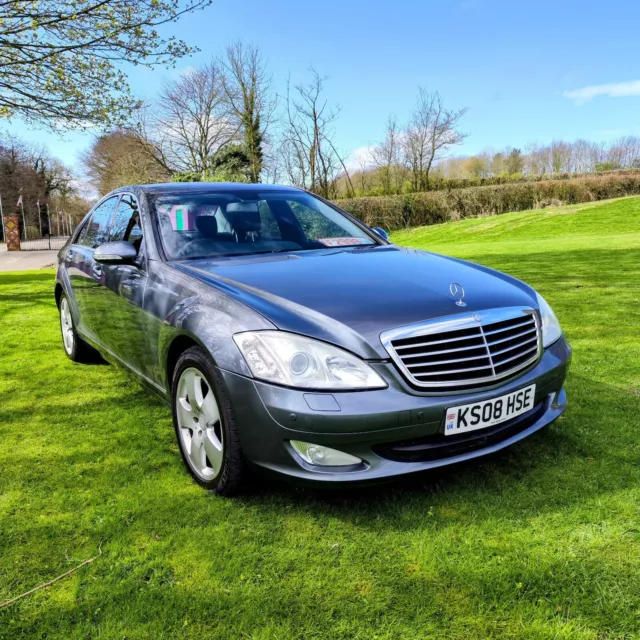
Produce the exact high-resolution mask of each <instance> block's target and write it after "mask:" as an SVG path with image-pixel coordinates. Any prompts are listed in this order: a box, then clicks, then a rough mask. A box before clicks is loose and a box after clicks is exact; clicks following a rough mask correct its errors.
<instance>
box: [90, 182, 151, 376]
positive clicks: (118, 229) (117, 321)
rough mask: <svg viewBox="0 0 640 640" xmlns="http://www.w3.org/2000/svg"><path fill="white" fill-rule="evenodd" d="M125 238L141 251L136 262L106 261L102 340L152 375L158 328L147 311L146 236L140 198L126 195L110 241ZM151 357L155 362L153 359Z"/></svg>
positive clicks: (131, 365)
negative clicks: (154, 325) (154, 336)
mask: <svg viewBox="0 0 640 640" xmlns="http://www.w3.org/2000/svg"><path fill="white" fill-rule="evenodd" d="M121 240H124V241H126V242H131V244H133V245H134V247H136V249H137V250H138V256H137V258H136V260H135V261H134V263H133V264H111V265H108V264H103V265H102V271H103V277H104V289H103V295H104V296H105V299H104V301H103V304H101V309H102V310H103V315H102V321H101V324H102V327H101V333H100V335H101V339H102V342H103V345H104V346H105V347H106V348H107V349H108V350H109V351H111V352H112V353H113V354H114V355H115V356H116V357H117V358H118V359H120V360H122V361H123V362H124V363H125V364H127V365H128V366H129V367H131V368H132V369H134V370H135V371H137V372H138V373H140V374H142V375H143V376H144V377H150V376H149V371H150V369H151V368H152V366H153V363H152V362H151V361H153V358H154V357H155V352H156V351H157V350H156V349H153V348H152V346H151V343H152V342H153V340H152V336H153V334H154V332H156V333H157V330H156V329H155V328H153V327H152V326H151V325H152V324H153V321H154V319H153V318H151V317H150V316H149V314H148V313H147V312H145V311H144V308H143V305H144V296H145V290H146V285H147V262H146V251H145V238H144V236H143V232H142V221H141V218H140V210H139V207H138V202H137V200H136V198H135V197H134V196H133V195H131V194H123V195H122V197H121V199H120V202H119V203H118V208H117V209H116V213H115V215H114V216H113V220H112V222H111V226H110V229H109V242H117V241H121ZM150 360H151V361H150Z"/></svg>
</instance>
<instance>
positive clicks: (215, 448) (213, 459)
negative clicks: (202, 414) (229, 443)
mask: <svg viewBox="0 0 640 640" xmlns="http://www.w3.org/2000/svg"><path fill="white" fill-rule="evenodd" d="M204 436H205V437H204V450H205V451H206V453H207V457H208V458H209V462H210V463H211V466H212V467H213V470H214V472H215V473H218V471H220V469H221V468H222V442H220V440H218V436H217V435H216V434H215V431H214V429H213V427H211V428H208V429H207V430H206V432H205V434H204Z"/></svg>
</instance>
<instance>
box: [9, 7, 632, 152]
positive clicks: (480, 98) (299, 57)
mask: <svg viewBox="0 0 640 640" xmlns="http://www.w3.org/2000/svg"><path fill="white" fill-rule="evenodd" d="M639 25H640V2H638V1H637V0H626V1H621V0H609V1H608V2H592V1H589V0H582V1H580V2H578V1H574V0H570V1H562V0H557V1H555V2H552V1H549V0H539V1H538V2H536V3H532V2H513V1H512V2H503V1H498V0H461V1H454V2H442V1H441V2H433V1H425V2H419V1H418V0H394V1H393V2H389V1H387V2H381V1H379V0H369V1H364V0H324V1H323V2H314V3H311V2H301V1H298V2H295V1H293V0H269V1H262V2H260V1H258V0H215V2H214V4H213V6H211V7H209V8H208V9H206V10H205V11H202V12H198V13H196V14H193V15H191V16H187V17H186V18H184V19H182V20H181V21H180V22H179V23H177V24H175V25H171V27H170V29H171V31H170V32H171V33H174V34H175V35H176V36H178V37H180V38H182V39H184V40H186V41H187V42H188V43H189V44H192V45H195V46H197V47H199V48H200V49H201V51H200V53H198V54H196V55H195V56H193V57H191V58H185V59H183V60H181V61H180V62H179V63H178V71H179V69H180V68H184V67H187V66H195V65H197V64H198V62H201V61H204V60H206V59H208V58H209V57H210V56H212V55H214V54H216V53H218V52H220V51H221V49H222V48H223V47H224V46H225V44H227V43H228V42H230V41H233V40H235V39H237V38H240V39H242V40H244V41H245V42H252V43H254V44H256V45H258V46H259V47H260V48H261V50H262V52H263V55H264V57H265V58H266V59H267V61H268V63H269V68H270V70H271V72H272V73H273V76H274V80H275V83H276V86H277V88H278V89H279V90H280V91H283V89H284V82H285V80H286V78H287V75H288V74H289V73H291V77H292V81H293V82H294V83H295V82H298V81H302V80H304V79H305V77H307V69H308V67H309V66H310V65H313V66H314V67H315V68H316V69H317V70H318V72H320V73H321V74H323V75H326V76H328V81H327V85H326V86H327V97H328V98H329V100H330V101H331V102H333V103H335V104H338V105H340V107H341V114H340V118H339V121H338V122H337V125H336V136H337V141H338V144H339V147H340V148H341V149H342V150H343V151H345V152H350V151H353V150H356V149H360V148H363V147H367V146H368V145H371V144H373V143H375V142H376V141H377V140H379V139H380V138H381V137H382V135H383V131H384V125H385V122H386V120H387V117H388V115H389V114H391V113H394V114H395V115H396V116H397V117H398V119H399V121H403V120H404V119H405V118H406V117H407V115H408V114H409V112H410V110H411V107H412V105H413V103H414V101H415V96H416V92H417V87H418V86H419V85H422V86H425V87H426V88H427V89H429V90H438V91H439V92H440V93H441V95H442V96H443V97H444V99H445V103H446V104H447V105H448V106H451V107H462V106H465V107H468V108H469V113H468V114H467V115H466V116H465V118H464V121H463V129H464V130H465V131H467V132H468V133H469V137H468V138H467V140H466V142H465V144H464V145H463V146H461V147H460V148H459V149H458V150H457V152H456V153H457V154H460V155H462V154H468V153H476V152H479V151H482V150H484V149H487V148H493V149H498V148H501V147H504V146H507V145H512V146H515V147H524V146H525V145H526V144H527V143H529V142H541V143H545V142H549V141H551V140H552V139H554V138H562V139H566V140H573V139H575V138H579V137H584V138H587V139H591V140H610V139H612V138H615V137H619V136H621V135H626V134H638V135H640V65H639V62H640V50H639V48H638V31H639V29H638V27H639ZM170 73H176V71H174V72H170V71H166V70H162V69H157V70H155V71H148V70H143V69H139V68H136V69H131V71H130V79H131V85H132V87H133V89H134V91H135V92H136V93H138V94H139V95H140V96H142V97H147V98H149V97H152V96H153V95H154V92H155V91H156V88H157V86H158V84H159V83H160V82H161V80H162V79H163V78H164V77H167V76H168V75H170ZM4 128H5V129H7V128H8V129H10V130H11V131H12V132H15V133H17V134H19V135H22V136H24V137H28V138H29V139H31V140H42V141H44V142H46V143H47V144H48V146H49V147H50V149H51V151H52V152H54V153H55V154H56V155H58V156H59V157H60V158H61V159H63V160H64V161H66V162H68V163H70V164H75V163H76V161H77V157H78V154H79V152H81V151H82V150H83V149H84V148H86V147H87V145H88V144H89V141H90V136H89V135H80V134H67V135H66V136H65V138H64V139H61V138H60V137H59V136H57V135H55V134H50V133H44V132H42V131H37V130H29V129H28V128H27V127H25V126H24V125H23V124H21V123H19V122H13V123H11V124H10V125H9V126H8V127H7V126H6V125H5V127H4Z"/></svg>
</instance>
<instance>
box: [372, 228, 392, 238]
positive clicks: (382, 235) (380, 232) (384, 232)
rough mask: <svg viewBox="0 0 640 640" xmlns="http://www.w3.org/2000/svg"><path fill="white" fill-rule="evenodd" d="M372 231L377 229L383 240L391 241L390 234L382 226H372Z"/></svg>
mask: <svg viewBox="0 0 640 640" xmlns="http://www.w3.org/2000/svg"><path fill="white" fill-rule="evenodd" d="M371 230H372V231H375V232H376V233H377V234H378V235H379V236H380V237H381V238H382V239H383V240H386V241H387V242H389V234H388V233H387V232H386V231H385V230H384V229H382V228H381V227H371Z"/></svg>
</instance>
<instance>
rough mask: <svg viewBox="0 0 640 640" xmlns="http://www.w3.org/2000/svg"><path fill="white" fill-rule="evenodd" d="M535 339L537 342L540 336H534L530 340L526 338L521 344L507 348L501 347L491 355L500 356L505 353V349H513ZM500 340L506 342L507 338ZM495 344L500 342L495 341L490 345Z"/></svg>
mask: <svg viewBox="0 0 640 640" xmlns="http://www.w3.org/2000/svg"><path fill="white" fill-rule="evenodd" d="M534 340H535V341H536V342H537V341H538V336H532V337H531V338H529V339H528V340H525V341H524V342H520V343H519V344H517V345H515V346H514V347H507V348H506V349H501V350H500V351H492V352H491V355H492V356H499V355H500V354H501V353H504V352H505V351H512V350H513V349H516V348H518V347H519V346H522V345H524V344H529V343H530V342H533V341H534ZM500 342H506V340H501V341H500ZM495 344H498V343H497V342H494V343H492V344H491V345H490V346H493V345H495Z"/></svg>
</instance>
